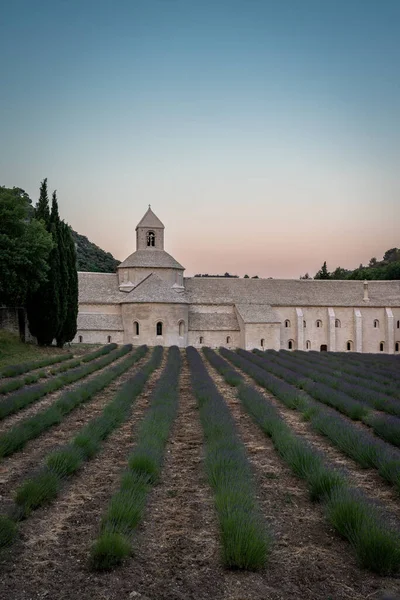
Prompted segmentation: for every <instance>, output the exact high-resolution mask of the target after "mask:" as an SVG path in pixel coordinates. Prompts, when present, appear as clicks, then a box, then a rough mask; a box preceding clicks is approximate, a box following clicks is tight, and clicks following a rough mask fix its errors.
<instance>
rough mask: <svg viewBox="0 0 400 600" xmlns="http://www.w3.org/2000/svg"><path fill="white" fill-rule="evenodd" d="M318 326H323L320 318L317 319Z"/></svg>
mask: <svg viewBox="0 0 400 600" xmlns="http://www.w3.org/2000/svg"><path fill="white" fill-rule="evenodd" d="M317 327H322V321H320V320H319V319H318V321H317Z"/></svg>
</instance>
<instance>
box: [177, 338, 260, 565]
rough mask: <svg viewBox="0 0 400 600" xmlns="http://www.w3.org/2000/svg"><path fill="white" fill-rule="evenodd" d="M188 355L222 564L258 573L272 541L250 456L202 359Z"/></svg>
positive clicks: (192, 352) (190, 352)
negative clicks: (217, 521) (220, 543)
mask: <svg viewBox="0 0 400 600" xmlns="http://www.w3.org/2000/svg"><path fill="white" fill-rule="evenodd" d="M186 352H187V358H188V361H189V367H190V374H191V381H192V388H193V391H194V394H195V396H196V398H197V401H198V406H199V413H200V420H201V424H202V427H203V431H204V438H205V467H206V472H207V476H208V480H209V483H210V485H211V487H212V489H213V491H214V503H215V508H216V511H217V515H218V520H219V525H220V530H221V539H222V551H223V561H224V564H225V565H226V566H228V567H233V568H239V569H248V570H255V569H260V568H262V567H263V566H264V565H265V563H266V560H267V557H268V554H269V551H270V545H271V537H270V535H269V534H268V532H267V530H266V528H265V524H264V522H263V520H262V517H261V514H260V511H259V507H258V503H257V499H256V496H257V493H256V490H255V486H254V482H253V477H252V472H251V466H250V463H249V461H248V458H247V455H246V450H245V448H244V446H243V444H242V442H241V440H240V437H239V435H238V433H237V430H236V426H235V422H234V420H233V418H232V415H231V413H230V411H229V409H228V407H227V405H226V404H225V401H224V399H223V397H222V396H221V394H220V393H219V392H218V390H217V388H216V386H215V384H214V382H213V380H212V379H211V377H210V376H209V374H208V372H207V369H206V367H205V365H204V363H203V361H202V359H201V357H200V354H199V353H198V352H197V350H195V349H194V348H192V347H189V348H187V350H186Z"/></svg>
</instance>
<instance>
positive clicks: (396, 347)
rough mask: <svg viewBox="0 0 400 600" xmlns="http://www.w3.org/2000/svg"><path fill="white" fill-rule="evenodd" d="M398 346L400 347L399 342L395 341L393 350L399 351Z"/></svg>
mask: <svg viewBox="0 0 400 600" xmlns="http://www.w3.org/2000/svg"><path fill="white" fill-rule="evenodd" d="M399 347H400V344H399V342H396V344H395V347H394V351H395V352H399Z"/></svg>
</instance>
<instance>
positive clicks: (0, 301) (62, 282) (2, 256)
mask: <svg viewBox="0 0 400 600" xmlns="http://www.w3.org/2000/svg"><path fill="white" fill-rule="evenodd" d="M0 306H6V307H23V308H25V309H26V312H27V316H28V326H29V330H30V332H31V334H32V335H33V336H35V337H36V339H37V341H38V344H40V345H50V344H52V342H53V340H56V343H57V346H59V347H62V346H63V345H64V344H65V343H66V342H69V341H71V340H72V339H73V338H74V337H75V334H76V329H77V326H76V323H77V315H78V274H77V269H76V252H75V243H74V240H73V238H72V234H71V228H70V227H69V225H68V224H67V223H65V222H64V221H63V220H61V219H60V215H59V210H58V201H57V193H56V191H54V192H53V194H52V200H51V206H50V202H49V198H48V189H47V179H44V180H43V181H42V183H41V186H40V196H39V201H38V203H37V205H36V207H35V208H34V207H33V206H32V203H31V200H30V198H29V196H28V194H27V193H26V192H25V191H24V190H22V189H21V188H15V187H14V188H12V189H9V188H5V187H0Z"/></svg>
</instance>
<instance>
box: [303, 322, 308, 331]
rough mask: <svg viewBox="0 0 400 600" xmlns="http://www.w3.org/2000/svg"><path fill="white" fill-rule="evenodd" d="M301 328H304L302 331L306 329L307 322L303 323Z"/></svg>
mask: <svg viewBox="0 0 400 600" xmlns="http://www.w3.org/2000/svg"><path fill="white" fill-rule="evenodd" d="M303 327H304V329H305V328H306V327H307V322H306V321H303Z"/></svg>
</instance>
